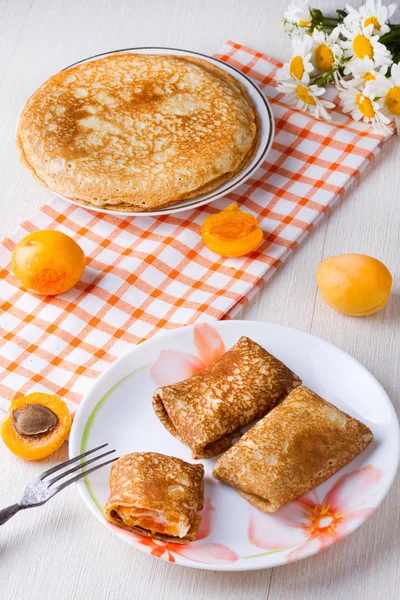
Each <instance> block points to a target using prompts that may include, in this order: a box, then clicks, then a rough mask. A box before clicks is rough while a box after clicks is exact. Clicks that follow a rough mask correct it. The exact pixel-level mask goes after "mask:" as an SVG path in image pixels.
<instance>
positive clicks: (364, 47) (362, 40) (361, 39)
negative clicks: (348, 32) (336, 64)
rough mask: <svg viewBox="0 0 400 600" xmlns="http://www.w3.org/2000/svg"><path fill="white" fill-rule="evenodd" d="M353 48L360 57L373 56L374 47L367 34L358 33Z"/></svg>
mask: <svg viewBox="0 0 400 600" xmlns="http://www.w3.org/2000/svg"><path fill="white" fill-rule="evenodd" d="M353 50H354V54H355V55H356V56H357V57H358V58H365V57H366V56H367V57H368V58H373V56H374V49H373V47H372V44H371V42H370V41H369V39H368V38H367V37H365V35H356V36H355V38H354V40H353Z"/></svg>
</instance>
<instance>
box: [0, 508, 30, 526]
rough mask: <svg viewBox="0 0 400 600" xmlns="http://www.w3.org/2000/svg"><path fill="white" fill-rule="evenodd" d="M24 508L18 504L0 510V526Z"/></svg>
mask: <svg viewBox="0 0 400 600" xmlns="http://www.w3.org/2000/svg"><path fill="white" fill-rule="evenodd" d="M23 508H24V507H23V506H21V505H20V504H11V506H7V508H3V510H0V525H4V523H5V522H6V521H8V519H11V517H13V516H14V515H15V514H17V512H19V511H20V510H22V509H23Z"/></svg>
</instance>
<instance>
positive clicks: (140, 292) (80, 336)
mask: <svg viewBox="0 0 400 600" xmlns="http://www.w3.org/2000/svg"><path fill="white" fill-rule="evenodd" d="M217 56H218V57H219V58H220V59H222V60H224V61H227V62H228V63H230V64H231V65H233V66H234V67H237V68H238V69H240V70H241V71H243V72H244V73H246V75H248V76H249V77H251V78H252V79H253V80H254V81H255V82H256V83H257V84H258V85H259V86H260V88H261V89H262V90H263V91H264V93H265V94H266V96H267V97H268V99H269V101H270V103H271V105H272V110H273V113H274V116H275V124H276V136H275V140H274V143H273V146H272V149H271V151H270V152H269V154H268V156H267V158H266V161H265V162H264V163H263V165H262V167H261V168H260V169H259V171H258V172H257V173H255V175H254V176H253V177H252V178H251V179H249V180H248V181H247V182H246V183H245V184H243V185H242V186H241V187H240V188H238V189H236V190H235V191H234V192H233V193H230V194H229V195H228V196H227V197H226V198H224V199H222V200H219V201H217V202H215V203H213V204H212V205H210V206H207V207H201V208H199V209H194V210H193V209H192V210H190V211H187V212H184V213H178V214H176V215H172V216H162V217H148V216H147V217H146V216H144V217H126V218H120V217H118V216H113V215H112V214H110V215H108V214H107V215H104V214H101V213H94V212H90V211H87V210H85V209H83V208H79V207H77V206H74V205H71V204H69V203H68V202H66V201H64V200H61V199H59V198H53V199H51V200H50V202H49V203H48V204H46V205H44V206H43V207H42V208H41V209H40V211H39V212H37V213H36V214H35V215H33V216H32V217H31V218H29V219H28V220H27V221H25V222H24V223H22V225H21V226H20V227H19V228H18V229H17V230H16V231H15V232H14V233H13V234H12V235H11V236H10V237H9V238H7V239H5V240H4V241H3V242H2V244H1V246H0V267H1V279H0V301H1V303H2V304H1V306H0V311H1V312H0V336H1V340H0V407H2V408H5V409H6V408H7V406H8V402H9V401H10V400H12V399H13V398H14V397H15V396H19V395H22V394H26V393H28V392H30V391H47V392H50V393H54V394H58V395H60V396H62V397H63V398H64V399H65V400H67V401H68V403H69V405H70V407H71V408H72V409H73V405H74V403H75V404H76V403H79V401H80V400H81V398H82V397H83V395H84V394H85V393H86V392H87V391H88V389H89V388H90V386H91V385H92V383H93V380H94V379H95V378H96V377H97V376H98V375H99V374H100V373H101V372H103V371H104V370H105V369H107V367H108V366H109V365H110V364H111V363H112V362H113V361H114V360H115V359H116V358H117V357H119V356H121V355H123V354H124V353H125V352H126V351H127V350H128V349H129V347H130V346H131V345H132V344H137V343H138V342H140V341H141V340H143V339H146V338H149V337H151V336H152V335H154V334H155V333H157V332H158V331H161V330H167V329H174V328H175V327H180V326H182V325H187V324H191V323H194V322H196V321H197V322H199V321H207V320H212V319H223V318H228V317H232V316H234V315H236V314H237V313H238V311H239V309H240V308H241V307H242V306H243V305H244V304H245V303H246V302H247V300H248V299H249V298H250V297H251V296H252V295H253V294H254V293H256V292H257V291H258V290H259V289H260V288H261V287H262V285H263V284H264V283H265V281H266V280H267V279H268V278H269V277H270V276H271V275H272V274H273V273H274V272H275V270H276V269H278V268H279V266H280V265H281V264H282V262H283V261H284V260H285V259H286V258H287V257H288V255H289V254H290V252H291V251H292V250H294V249H295V248H296V247H297V245H298V244H299V242H300V241H301V240H302V239H303V238H304V237H305V236H306V235H307V233H308V232H309V231H310V230H311V229H312V228H313V227H314V226H315V224H316V223H317V222H318V220H319V219H320V218H321V217H322V216H323V215H324V214H326V213H327V211H328V210H329V208H330V207H331V206H332V205H333V204H334V203H335V202H336V200H337V199H338V197H339V195H340V194H342V193H343V191H344V190H345V189H346V188H347V187H348V186H349V185H350V184H351V183H352V182H353V181H354V180H355V178H356V177H358V176H359V174H360V172H361V171H362V170H363V169H364V168H365V167H366V166H367V165H368V163H369V161H370V160H371V158H372V157H373V156H374V154H376V153H377V151H378V146H379V144H380V142H381V141H382V139H383V136H381V135H379V134H377V133H375V132H372V130H371V128H370V127H368V126H367V125H364V124H362V123H356V122H354V121H352V120H351V119H349V118H348V117H347V116H344V115H342V114H339V113H337V114H336V116H335V124H332V123H328V122H323V121H317V120H315V119H314V118H312V117H311V116H310V115H307V114H305V113H301V112H299V111H297V110H295V109H292V108H290V107H288V106H287V105H286V104H285V103H284V102H283V99H282V95H281V94H279V93H278V92H277V90H276V87H275V83H276V82H275V80H274V77H275V74H276V71H277V69H278V68H279V67H280V66H281V65H280V64H279V63H277V62H276V61H275V60H272V59H271V58H269V57H268V56H265V55H263V54H260V53H259V52H254V51H253V50H250V49H248V48H244V47H242V46H240V45H239V44H236V43H233V42H228V43H227V44H225V45H224V47H223V48H222V50H221V52H220V53H219V54H218V55H217ZM32 185H34V184H33V183H32ZM234 200H235V201H237V202H239V203H240V204H241V205H242V207H243V209H245V210H246V211H248V212H252V213H253V214H254V215H256V216H257V218H258V219H259V221H260V224H261V227H262V229H263V230H264V232H265V238H264V242H263V244H262V245H261V247H260V248H258V250H257V251H256V252H254V253H253V254H252V255H250V256H246V257H243V258H235V259H229V258H223V257H219V256H217V255H215V254H213V253H212V252H210V251H209V250H208V249H207V248H205V247H204V245H203V243H202V241H201V237H200V226H201V224H202V222H203V221H204V219H205V218H206V217H207V216H208V215H209V214H211V213H214V212H216V211H218V210H221V209H222V208H224V207H225V206H226V205H227V204H228V203H230V202H232V201H234ZM37 229H58V230H59V231H63V232H64V233H67V234H68V235H70V236H72V237H73V238H74V239H75V240H76V241H77V242H78V243H79V245H80V246H81V247H82V249H83V250H84V252H85V254H86V256H87V267H86V270H85V274H84V276H83V278H82V280H81V281H80V283H79V284H78V285H77V286H76V287H75V288H74V289H72V290H70V291H68V292H67V293H65V294H62V295H61V296H57V297H54V298H51V297H46V298H43V297H39V296H34V295H32V294H29V293H28V292H25V291H24V290H23V289H22V288H21V286H20V285H19V282H18V280H17V279H16V278H15V277H14V276H13V274H12V273H11V271H10V254H11V251H12V249H13V247H14V245H15V243H16V242H18V241H19V240H20V239H21V238H22V237H23V236H25V235H26V234H27V233H30V232H32V231H35V230H37Z"/></svg>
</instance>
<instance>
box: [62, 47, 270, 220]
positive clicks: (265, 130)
mask: <svg viewBox="0 0 400 600" xmlns="http://www.w3.org/2000/svg"><path fill="white" fill-rule="evenodd" d="M120 52H125V53H131V54H173V55H176V56H186V55H190V56H195V57H197V58H201V59H203V60H206V61H208V62H210V63H212V64H215V65H217V66H218V67H220V68H221V69H223V70H224V71H226V72H227V73H230V75H232V76H233V77H235V78H236V79H237V80H238V81H240V82H241V83H242V84H243V85H244V86H245V88H246V90H247V93H248V94H249V96H250V98H251V100H252V101H253V103H254V106H255V108H256V110H257V112H258V114H259V117H260V130H261V133H260V140H259V144H258V148H257V152H256V153H255V155H254V157H253V159H252V160H251V161H250V163H249V164H248V165H247V166H246V168H245V169H243V170H242V171H241V172H240V173H238V174H237V175H236V177H234V178H233V179H231V180H230V181H228V182H227V183H225V184H224V185H221V186H220V187H218V188H217V189H215V190H212V191H211V192H208V193H207V194H202V195H200V196H197V197H196V198H192V199H191V200H187V201H186V202H180V203H177V204H174V205H173V206H168V207H165V208H160V209H159V210H155V211H148V212H134V211H132V212H124V211H116V210H107V209H102V208H96V207H95V206H93V207H92V206H86V205H85V208H86V209H88V210H93V211H95V212H102V213H108V214H112V215H120V216H122V217H129V216H149V215H153V216H154V215H165V214H173V213H177V212H182V211H184V210H188V209H190V208H195V207H197V206H202V205H203V204H209V203H210V202H213V201H214V200H217V199H218V198H221V197H222V196H225V195H226V194H227V193H228V192H232V191H233V190H234V189H236V188H237V187H238V186H239V185H241V184H242V183H244V182H245V181H246V180H247V179H248V178H249V177H251V175H252V174H253V173H254V172H255V171H256V170H257V169H258V168H259V167H260V165H261V164H262V162H263V161H264V159H265V157H266V155H267V153H268V151H269V149H270V147H271V145H272V141H273V137H274V118H273V115H272V111H271V107H270V105H269V103H268V100H267V99H266V97H265V96H264V94H263V93H262V92H261V90H260V89H259V88H258V87H257V85H256V84H255V83H253V81H252V80H251V79H249V78H248V77H246V75H244V74H243V73H242V72H241V71H239V70H238V69H235V67H232V66H230V65H228V64H226V63H225V62H223V61H221V60H218V59H217V58H213V57H211V56H207V55H205V54H199V53H198V52H191V51H190V50H178V49H176V48H157V47H151V48H125V49H123V50H114V51H113V52H104V53H103V54H96V55H95V56H91V57H90V58H85V59H83V60H80V61H78V62H76V63H74V64H73V65H69V67H66V68H67V69H68V68H70V67H73V66H74V65H78V64H81V63H84V62H89V61H92V60H96V59H98V58H102V57H103V56H110V55H111V54H117V53H120ZM56 195H57V196H59V194H56ZM60 198H64V200H67V201H68V202H71V203H72V204H76V205H77V206H82V204H79V203H78V202H74V201H73V200H71V199H70V198H66V197H65V196H60Z"/></svg>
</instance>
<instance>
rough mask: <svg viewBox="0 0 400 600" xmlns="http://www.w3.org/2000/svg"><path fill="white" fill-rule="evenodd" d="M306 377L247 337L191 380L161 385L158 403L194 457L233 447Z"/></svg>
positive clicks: (158, 411) (161, 413)
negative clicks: (245, 429)
mask: <svg viewBox="0 0 400 600" xmlns="http://www.w3.org/2000/svg"><path fill="white" fill-rule="evenodd" d="M300 384H301V380H300V379H299V378H298V377H297V375H295V374H294V373H293V372H292V371H291V370H290V369H288V367H286V365H284V364H283V363H282V362H281V361H279V360H278V359H277V358H275V357H274V356H272V354H269V352H267V351H266V350H264V348H262V347H261V346H259V345H258V344H257V343H256V342H254V341H253V340H250V339H249V338H247V337H241V338H240V339H239V341H238V342H237V343H236V344H235V345H234V346H233V348H231V349H230V350H229V351H228V352H226V353H225V354H223V355H222V356H221V357H220V358H219V359H218V360H216V361H215V362H214V363H213V364H211V365H210V366H209V367H207V368H206V369H204V370H203V371H201V372H200V373H197V374H196V375H193V376H192V377H189V379H186V380H185V381H182V382H180V383H175V384H173V385H168V386H165V387H162V388H159V389H157V390H156V391H155V393H154V399H153V406H154V410H155V413H156V415H157V417H158V418H159V419H160V421H161V422H162V424H163V425H164V427H165V428H166V429H168V431H169V432H170V433H172V435H174V436H175V437H177V438H178V439H180V440H181V441H182V442H183V443H184V444H186V445H187V446H189V447H190V448H191V449H192V456H193V458H209V457H211V456H216V455H217V454H220V453H221V452H224V451H225V450H227V448H230V446H231V445H232V439H233V438H234V437H237V436H238V435H240V432H239V429H240V428H241V427H244V426H245V425H247V424H248V423H250V422H251V421H253V420H254V419H257V418H258V417H261V416H262V415H265V414H266V413H267V412H268V411H270V410H271V409H272V408H273V407H274V406H275V405H276V404H277V403H278V402H280V401H281V400H282V398H284V397H285V396H286V394H288V393H289V392H290V391H291V390H292V389H293V388H294V387H296V386H298V385H300Z"/></svg>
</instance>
